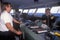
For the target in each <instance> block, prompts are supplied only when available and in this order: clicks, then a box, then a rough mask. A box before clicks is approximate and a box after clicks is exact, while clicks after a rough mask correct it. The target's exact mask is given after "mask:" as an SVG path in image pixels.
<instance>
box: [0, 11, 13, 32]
mask: <svg viewBox="0 0 60 40" xmlns="http://www.w3.org/2000/svg"><path fill="white" fill-rule="evenodd" d="M0 22H1V24H0V31H2V32H4V31H9V29H8V28H7V27H6V25H5V24H6V23H10V24H11V25H12V26H13V17H12V16H11V15H10V14H9V13H8V12H7V11H4V12H2V14H1V20H0Z"/></svg>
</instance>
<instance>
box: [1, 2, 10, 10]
mask: <svg viewBox="0 0 60 40" xmlns="http://www.w3.org/2000/svg"><path fill="white" fill-rule="evenodd" d="M9 5H11V3H8V2H5V3H3V5H2V9H3V10H6V8H5V7H6V6H7V7H8V6H9Z"/></svg>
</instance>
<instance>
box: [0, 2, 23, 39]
mask: <svg viewBox="0 0 60 40" xmlns="http://www.w3.org/2000/svg"><path fill="white" fill-rule="evenodd" d="M10 10H11V4H10V3H7V2H6V3H3V12H2V13H1V26H0V40H15V37H14V34H17V35H21V34H22V32H21V31H20V30H15V29H14V28H13V21H14V22H15V23H18V24H20V23H22V22H18V21H16V20H15V19H14V18H13V17H12V16H11V15H10Z"/></svg>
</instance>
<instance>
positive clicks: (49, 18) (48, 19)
mask: <svg viewBox="0 0 60 40" xmlns="http://www.w3.org/2000/svg"><path fill="white" fill-rule="evenodd" d="M42 20H43V23H45V24H47V25H48V27H50V28H52V27H53V26H52V24H53V23H54V22H55V16H53V15H52V14H51V13H50V9H49V8H47V9H46V10H45V14H44V15H43V16H42Z"/></svg>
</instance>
